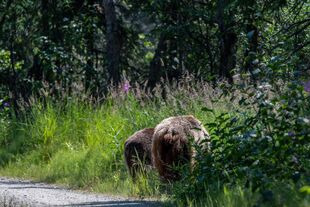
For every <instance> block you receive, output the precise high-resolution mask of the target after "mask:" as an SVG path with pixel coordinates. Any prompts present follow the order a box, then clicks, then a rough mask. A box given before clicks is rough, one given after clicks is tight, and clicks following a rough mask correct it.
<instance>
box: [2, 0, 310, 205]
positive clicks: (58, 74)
mask: <svg viewBox="0 0 310 207" xmlns="http://www.w3.org/2000/svg"><path fill="white" fill-rule="evenodd" d="M309 11H310V4H309V2H307V1H304V0H273V1H270V0H268V1H265V0H247V1H244V0H233V1H228V0H217V1H215V0H209V1H206V0H196V1H187V0H169V1H159V0H156V1H155V0H150V1H141V0H126V1H125V0H118V1H115V0H81V1H77V0H66V1H59V0H53V1H47V0H27V1H13V0H2V1H1V2H0V174H1V175H7V176H18V177H27V178H33V179H39V180H44V181H49V182H56V183H62V184H67V185H70V186H73V187H76V188H84V189H89V190H93V191H99V192H106V193H113V194H122V195H129V196H141V197H156V198H171V201H172V203H173V204H178V205H180V206H204V205H207V206H255V207H259V206H309V205H310V204H309V203H310V201H309V199H310V198H309V197H310V193H309V192H310V187H309V186H310V180H309V178H310V153H309V152H310V131H309V130H310V121H309V120H310V110H309V109H310V79H309V77H310V70H309V68H310V59H309V57H310V56H309V54H310V18H309ZM184 114H193V115H194V116H196V117H197V118H198V119H200V120H201V121H202V122H203V123H204V124H205V126H206V128H207V129H208V131H209V132H210V134H211V151H210V152H208V153H206V152H203V151H202V150H200V149H201V147H200V146H194V147H195V149H196V151H197V160H196V162H195V165H194V166H193V168H192V169H191V170H190V171H189V170H185V169H184V170H183V171H182V173H183V176H182V178H183V179H182V180H181V181H180V182H176V183H173V184H163V183H161V182H160V181H159V179H158V176H157V174H156V172H149V173H148V174H147V175H144V176H141V177H140V178H139V180H138V181H137V182H136V183H133V182H132V180H131V179H130V178H129V176H128V173H127V170H126V167H125V165H124V161H123V144H124V141H125V140H126V138H127V137H128V136H130V135H131V134H132V133H134V132H135V131H137V130H140V129H142V128H144V127H151V126H155V125H156V124H157V123H159V122H160V121H161V120H162V119H164V118H167V117H169V116H173V115H184ZM169 200H170V199H169Z"/></svg>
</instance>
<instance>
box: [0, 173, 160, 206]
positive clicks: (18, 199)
mask: <svg viewBox="0 0 310 207" xmlns="http://www.w3.org/2000/svg"><path fill="white" fill-rule="evenodd" d="M4 200H5V201H4ZM1 203H2V204H1ZM5 203H14V204H13V205H12V204H10V205H8V204H5ZM17 204H18V205H17ZM1 206H35V207H37V206H84V207H97V206H105V207H107V206H123V207H136V206H137V207H159V206H161V205H160V203H159V202H155V201H143V200H134V199H126V198H122V197H116V196H107V195H102V194H94V193H86V192H82V191H74V190H70V189H65V188H61V187H58V186H56V185H50V184H45V183H40V182H33V181H26V180H18V179H11V178H4V177H0V207H1Z"/></svg>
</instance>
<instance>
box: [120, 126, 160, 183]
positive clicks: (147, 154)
mask: <svg viewBox="0 0 310 207" xmlns="http://www.w3.org/2000/svg"><path fill="white" fill-rule="evenodd" d="M153 133H154V128H146V129H142V130H140V131H137V132H136V133H134V134H133V135H132V136H130V137H129V138H128V139H127V140H126V142H125V149H124V156H125V161H126V164H127V167H128V170H129V173H130V175H131V176H132V178H135V177H136V175H137V174H138V173H139V172H145V170H146V169H147V168H151V167H152V155H151V148H152V137H153Z"/></svg>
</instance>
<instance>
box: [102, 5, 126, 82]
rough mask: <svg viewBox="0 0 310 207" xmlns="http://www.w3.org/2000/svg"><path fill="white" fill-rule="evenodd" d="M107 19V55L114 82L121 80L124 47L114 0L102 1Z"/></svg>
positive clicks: (108, 68) (109, 73)
mask: <svg viewBox="0 0 310 207" xmlns="http://www.w3.org/2000/svg"><path fill="white" fill-rule="evenodd" d="M102 3H103V6H104V12H105V19H106V31H107V32H106V57H107V70H108V75H109V81H110V82H113V83H114V84H118V83H119V82H120V77H121V73H120V60H121V49H122V36H121V30H120V25H119V23H118V21H117V17H116V11H115V4H114V1H113V0H103V1H102Z"/></svg>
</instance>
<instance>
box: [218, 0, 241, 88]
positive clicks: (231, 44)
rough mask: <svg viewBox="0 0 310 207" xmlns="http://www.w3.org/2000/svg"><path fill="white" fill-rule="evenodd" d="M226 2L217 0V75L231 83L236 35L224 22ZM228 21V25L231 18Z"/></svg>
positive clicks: (234, 63)
mask: <svg viewBox="0 0 310 207" xmlns="http://www.w3.org/2000/svg"><path fill="white" fill-rule="evenodd" d="M227 4H228V1H227V0H218V2H217V14H216V21H217V23H218V26H219V31H220V65H219V76H220V77H223V78H226V79H227V80H228V81H229V82H230V83H231V82H232V81H233V79H232V70H233V69H234V68H235V67H236V43H237V35H236V33H235V32H234V31H232V29H230V28H229V26H228V24H227V23H226V22H225V17H224V15H225V14H224V10H225V7H226V6H227ZM230 21H231V22H230V24H229V25H233V23H234V22H233V20H230Z"/></svg>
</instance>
